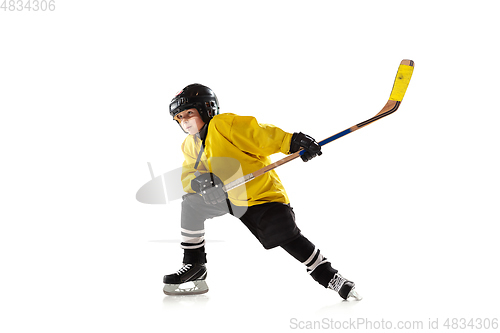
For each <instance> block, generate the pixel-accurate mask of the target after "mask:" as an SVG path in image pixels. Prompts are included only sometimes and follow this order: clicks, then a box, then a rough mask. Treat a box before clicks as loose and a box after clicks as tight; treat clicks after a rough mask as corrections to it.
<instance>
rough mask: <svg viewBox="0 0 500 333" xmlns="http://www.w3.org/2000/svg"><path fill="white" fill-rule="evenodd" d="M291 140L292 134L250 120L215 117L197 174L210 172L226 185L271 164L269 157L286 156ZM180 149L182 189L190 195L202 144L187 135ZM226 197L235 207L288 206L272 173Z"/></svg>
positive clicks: (198, 139)
mask: <svg viewBox="0 0 500 333" xmlns="http://www.w3.org/2000/svg"><path fill="white" fill-rule="evenodd" d="M291 140H292V133H287V132H285V131H283V130H281V129H280V128H278V127H276V126H273V125H268V124H260V123H258V122H257V120H256V119H255V118H254V117H246V116H238V115H235V114H232V113H224V114H219V115H217V116H215V117H213V118H212V120H211V121H210V123H209V126H208V132H207V137H206V139H205V149H204V152H203V154H202V157H201V160H200V163H199V164H198V167H197V170H198V171H199V172H201V173H206V172H212V173H214V174H215V175H217V176H218V177H219V178H220V179H221V180H222V181H223V182H224V184H227V183H229V182H231V181H233V180H235V179H238V178H240V177H242V176H243V175H247V174H249V173H251V172H254V171H257V170H259V169H261V168H263V167H265V166H267V165H269V164H271V158H270V157H269V156H270V155H272V154H275V153H278V152H281V153H283V154H290V151H289V149H290V143H291ZM181 148H182V152H183V153H184V157H185V160H184V163H183V165H182V176H181V178H182V179H181V180H182V186H183V187H184V191H185V192H188V193H194V191H193V190H192V189H191V180H192V179H194V178H195V174H194V173H195V171H196V170H195V169H194V166H195V163H196V160H197V157H198V154H199V151H200V149H201V148H202V142H201V140H200V138H199V137H198V136H197V135H188V136H187V138H186V139H185V140H184V142H183V143H182V146H181ZM228 196H229V199H230V200H231V202H232V203H233V204H234V205H237V206H253V205H258V204H263V203H266V202H282V203H286V204H288V203H289V200H288V196H287V194H286V192H285V188H284V187H283V185H282V184H281V181H280V179H279V177H278V175H277V173H276V172H275V171H274V170H271V171H269V172H267V173H265V174H263V175H262V176H260V177H257V178H255V179H253V180H251V181H250V182H248V183H246V184H244V185H242V186H240V187H237V188H235V189H233V190H231V191H229V192H228Z"/></svg>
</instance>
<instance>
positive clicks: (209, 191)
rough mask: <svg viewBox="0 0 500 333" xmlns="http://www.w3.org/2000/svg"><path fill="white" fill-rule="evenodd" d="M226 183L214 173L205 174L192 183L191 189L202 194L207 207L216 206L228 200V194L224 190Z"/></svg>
mask: <svg viewBox="0 0 500 333" xmlns="http://www.w3.org/2000/svg"><path fill="white" fill-rule="evenodd" d="M222 186H224V183H223V182H222V180H220V178H219V177H217V176H216V175H214V174H213V173H204V174H201V175H199V176H198V177H196V178H195V179H193V180H192V181H191V188H192V189H193V191H195V192H196V193H199V194H201V196H202V197H203V200H205V203H206V204H207V205H210V204H211V205H216V204H218V203H221V202H223V201H226V199H227V193H226V192H224V190H223V189H222Z"/></svg>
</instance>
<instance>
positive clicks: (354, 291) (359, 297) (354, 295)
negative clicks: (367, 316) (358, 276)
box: [347, 288, 363, 301]
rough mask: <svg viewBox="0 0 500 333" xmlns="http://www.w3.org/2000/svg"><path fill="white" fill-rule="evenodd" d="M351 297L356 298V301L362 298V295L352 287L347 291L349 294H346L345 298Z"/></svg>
mask: <svg viewBox="0 0 500 333" xmlns="http://www.w3.org/2000/svg"><path fill="white" fill-rule="evenodd" d="M351 297H352V298H354V299H356V301H361V300H362V299H363V297H362V296H361V295H360V294H358V292H357V291H356V290H354V288H352V289H351V291H350V292H349V295H347V299H349V298H351Z"/></svg>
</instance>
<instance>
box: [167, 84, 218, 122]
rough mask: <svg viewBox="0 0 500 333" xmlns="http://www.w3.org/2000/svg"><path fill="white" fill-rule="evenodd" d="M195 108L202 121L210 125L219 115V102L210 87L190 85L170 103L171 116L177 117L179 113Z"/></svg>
mask: <svg viewBox="0 0 500 333" xmlns="http://www.w3.org/2000/svg"><path fill="white" fill-rule="evenodd" d="M192 108H195V109H196V110H198V112H199V113H200V116H201V119H202V120H203V121H204V122H205V123H208V122H209V121H210V119H212V117H214V116H216V115H218V114H219V101H218V100H217V96H215V93H214V92H213V91H212V89H210V88H209V87H205V86H204V85H202V84H199V83H194V84H190V85H188V86H187V87H185V88H184V89H182V90H181V91H180V92H179V93H177V95H176V96H175V97H174V98H173V99H172V102H170V115H171V116H172V117H175V116H176V115H177V114H178V113H179V112H182V111H184V110H188V109H192Z"/></svg>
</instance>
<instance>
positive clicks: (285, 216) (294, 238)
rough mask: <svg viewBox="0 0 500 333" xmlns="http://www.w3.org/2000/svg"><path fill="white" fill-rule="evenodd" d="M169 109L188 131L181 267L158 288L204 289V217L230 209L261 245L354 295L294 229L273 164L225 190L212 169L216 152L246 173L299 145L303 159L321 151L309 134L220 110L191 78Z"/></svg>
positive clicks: (343, 294) (192, 291)
mask: <svg viewBox="0 0 500 333" xmlns="http://www.w3.org/2000/svg"><path fill="white" fill-rule="evenodd" d="M170 114H171V115H172V117H173V118H174V120H176V121H177V122H178V123H179V125H180V127H181V128H182V129H183V130H184V132H186V133H187V134H189V135H188V136H187V138H186V139H185V140H184V142H183V144H182V151H183V153H184V157H185V161H184V163H183V172H182V185H183V186H184V191H186V192H187V193H188V194H186V195H185V196H184V197H183V202H182V212H181V236H182V243H181V248H183V249H184V258H183V263H184V266H183V267H182V268H181V269H179V271H177V272H176V273H174V274H170V275H165V276H164V278H163V283H164V284H165V286H164V289H163V290H164V293H165V294H167V295H179V294H183V295H186V294H201V293H205V292H207V291H208V286H207V284H206V281H205V279H206V276H207V268H206V266H205V264H206V262H207V260H206V254H205V239H204V235H205V227H204V222H205V220H206V219H210V218H213V217H216V216H221V215H224V214H226V213H230V214H232V215H234V216H235V217H237V218H239V219H240V220H241V221H242V222H243V223H244V224H245V225H246V227H247V228H248V229H249V230H250V231H251V232H252V234H253V235H254V236H255V237H256V238H257V239H258V240H259V242H260V243H261V244H262V245H263V246H264V248H265V249H271V248H274V247H277V246H280V247H282V248H283V249H285V251H287V252H288V253H289V254H290V255H292V256H293V257H294V258H296V259H297V260H298V261H300V262H301V263H303V264H304V265H305V266H306V268H307V272H308V273H309V274H310V275H311V276H312V278H313V279H314V280H316V281H317V282H318V283H320V284H321V285H322V286H324V287H325V288H330V289H333V290H335V291H336V292H338V293H339V295H340V296H341V297H342V298H343V299H348V298H349V297H354V298H356V299H361V298H360V297H359V295H358V294H357V293H356V291H355V290H354V283H353V282H352V281H349V280H346V279H344V278H343V277H342V276H341V275H340V274H339V273H338V272H337V270H336V269H334V268H332V266H331V264H330V262H329V261H328V260H327V259H326V258H325V257H323V255H322V254H321V253H320V251H319V249H317V248H316V247H315V246H314V244H313V243H311V242H310V241H309V240H308V239H307V238H306V237H304V236H303V235H302V234H301V232H300V230H299V229H298V227H297V225H296V224H295V215H294V213H293V210H292V207H291V206H290V202H289V199H288V196H287V194H286V192H285V189H284V187H283V185H282V184H281V181H280V179H279V178H278V175H277V174H276V172H275V171H274V170H272V171H269V172H267V173H265V174H263V175H261V176H260V177H257V178H255V179H254V180H252V181H250V182H248V183H246V188H244V190H241V189H240V190H239V191H237V190H238V188H236V189H234V190H230V191H229V192H228V193H226V192H225V191H224V190H223V188H222V186H223V185H224V181H223V180H222V179H225V178H226V179H227V177H225V176H224V177H222V176H221V173H224V167H223V168H218V169H217V170H215V169H216V168H215V167H214V164H216V161H217V159H218V158H219V159H221V160H222V161H224V160H226V161H230V160H233V161H237V162H238V163H237V164H238V166H241V169H242V171H243V174H248V173H251V172H254V171H256V170H258V169H261V168H263V167H264V166H266V165H268V164H270V163H271V159H270V158H269V156H270V155H272V154H274V153H278V152H282V153H284V154H290V153H294V152H296V151H298V150H301V149H304V150H305V153H304V154H303V155H302V156H301V158H302V160H304V161H308V160H310V159H312V158H314V157H316V156H319V155H321V147H320V146H319V145H318V143H317V142H316V141H315V140H314V139H313V138H311V137H310V136H307V135H305V134H303V133H287V132H285V131H283V130H281V129H280V128H278V127H275V126H272V125H264V124H259V123H258V122H257V120H256V119H255V118H253V117H243V116H237V115H235V114H232V113H225V114H219V104H218V100H217V97H216V95H215V94H214V93H213V91H212V90H211V89H210V88H208V87H205V86H203V85H201V84H191V85H189V86H187V87H185V88H184V89H183V90H182V91H181V92H180V93H178V94H177V95H176V96H175V97H174V98H173V99H172V102H171V104H170ZM211 161H212V162H211ZM219 164H220V163H219ZM222 164H224V165H226V168H229V169H231V167H229V166H228V165H230V164H231V163H222ZM219 170H222V171H220V172H219ZM233 171H234V170H233ZM230 173H232V172H230ZM221 178H222V179H221ZM241 187H243V186H241ZM185 282H193V284H194V287H193V288H188V289H182V288H181V287H180V285H181V284H183V283H185Z"/></svg>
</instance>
